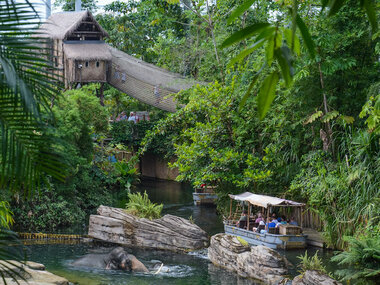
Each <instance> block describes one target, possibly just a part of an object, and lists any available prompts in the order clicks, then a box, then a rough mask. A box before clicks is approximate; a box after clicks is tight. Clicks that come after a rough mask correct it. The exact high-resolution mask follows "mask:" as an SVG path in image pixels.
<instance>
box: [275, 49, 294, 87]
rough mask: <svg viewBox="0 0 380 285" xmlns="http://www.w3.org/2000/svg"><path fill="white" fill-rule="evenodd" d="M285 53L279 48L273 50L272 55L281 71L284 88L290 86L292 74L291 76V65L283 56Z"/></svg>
mask: <svg viewBox="0 0 380 285" xmlns="http://www.w3.org/2000/svg"><path fill="white" fill-rule="evenodd" d="M284 52H285V51H284V50H283V49H282V48H281V49H280V48H278V49H276V50H275V52H274V55H275V57H276V59H277V61H278V63H279V65H280V69H281V74H282V77H283V78H284V80H285V84H286V86H288V87H289V86H290V84H291V83H292V74H291V68H292V66H291V63H290V62H289V61H288V60H287V59H286V57H285V56H284V54H283V53H284Z"/></svg>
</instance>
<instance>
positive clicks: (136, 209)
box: [126, 191, 164, 220]
mask: <svg viewBox="0 0 380 285" xmlns="http://www.w3.org/2000/svg"><path fill="white" fill-rule="evenodd" d="M128 198H129V201H128V203H127V204H126V211H127V213H130V214H132V215H135V216H138V217H140V218H146V219H150V220H152V219H158V218H160V217H161V211H162V208H163V207H164V205H163V204H160V205H157V204H155V203H152V202H151V201H150V200H149V198H148V194H147V193H146V191H145V192H144V194H143V195H141V193H136V194H132V193H130V194H129V195H128Z"/></svg>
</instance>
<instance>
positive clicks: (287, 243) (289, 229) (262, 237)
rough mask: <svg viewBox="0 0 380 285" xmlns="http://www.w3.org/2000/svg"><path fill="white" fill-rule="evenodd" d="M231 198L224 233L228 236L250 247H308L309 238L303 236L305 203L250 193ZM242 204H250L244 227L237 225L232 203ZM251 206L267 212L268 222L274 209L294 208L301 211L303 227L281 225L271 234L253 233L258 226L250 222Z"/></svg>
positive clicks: (270, 231) (270, 232)
mask: <svg viewBox="0 0 380 285" xmlns="http://www.w3.org/2000/svg"><path fill="white" fill-rule="evenodd" d="M229 196H230V198H231V203H230V216H229V217H228V218H226V219H225V220H224V231H225V233H226V234H230V235H234V236H238V237H241V238H242V239H244V240H245V241H247V242H248V243H249V244H250V245H265V246H267V247H270V248H273V249H299V248H305V247H306V238H307V236H306V235H304V234H302V214H301V212H302V207H304V206H305V204H303V203H298V202H294V201H290V200H285V199H280V198H276V197H271V196H266V195H257V194H253V193H250V192H245V193H243V194H239V195H232V194H229ZM233 200H235V201H239V202H240V203H242V202H243V203H248V215H247V222H245V225H244V226H243V227H241V225H240V227H239V226H238V225H237V224H236V220H234V219H233V217H232V201H233ZM251 205H253V206H256V207H260V208H262V209H263V212H266V217H267V221H268V220H269V213H270V211H271V210H272V209H273V208H274V207H282V208H284V207H292V208H293V209H297V210H299V211H300V215H299V216H300V217H301V221H300V224H301V227H299V226H294V225H281V226H279V227H278V228H269V232H265V233H259V232H254V231H252V228H253V227H254V226H257V225H256V224H255V223H254V221H252V220H251V221H250V220H249V217H250V212H251V207H252V206H251Z"/></svg>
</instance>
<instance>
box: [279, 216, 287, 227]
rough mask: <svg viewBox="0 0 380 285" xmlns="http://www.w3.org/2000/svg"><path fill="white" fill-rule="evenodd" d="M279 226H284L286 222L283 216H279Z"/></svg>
mask: <svg viewBox="0 0 380 285" xmlns="http://www.w3.org/2000/svg"><path fill="white" fill-rule="evenodd" d="M280 223H281V225H286V224H287V222H286V217H285V216H281V222H280Z"/></svg>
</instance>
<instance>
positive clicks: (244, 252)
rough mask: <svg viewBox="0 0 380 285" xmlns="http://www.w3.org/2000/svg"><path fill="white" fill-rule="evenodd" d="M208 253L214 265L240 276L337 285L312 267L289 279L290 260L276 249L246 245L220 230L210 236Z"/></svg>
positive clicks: (273, 281) (274, 281) (299, 284)
mask: <svg viewBox="0 0 380 285" xmlns="http://www.w3.org/2000/svg"><path fill="white" fill-rule="evenodd" d="M208 257H209V259H210V261H211V262H212V263H213V264H214V265H216V266H219V267H222V268H225V269H227V270H229V271H233V272H236V273H237V274H238V275H239V276H240V277H244V278H250V279H255V280H259V281H261V282H264V283H265V284H270V285H275V284H286V285H290V284H293V285H341V283H339V282H338V281H336V280H334V279H332V278H330V277H329V276H327V275H325V274H321V273H320V272H318V271H314V270H308V271H306V272H305V273H304V274H302V275H298V276H296V277H295V278H294V279H293V280H290V279H289V278H288V277H289V276H288V267H289V265H290V263H289V261H288V260H287V259H286V258H285V257H284V256H282V255H281V254H279V253H278V252H277V251H275V250H273V249H271V248H269V247H266V246H262V245H259V246H249V245H248V243H246V242H245V241H244V240H243V239H239V238H237V237H236V236H232V235H228V234H224V233H220V234H216V235H214V236H212V237H211V242H210V247H209V248H208Z"/></svg>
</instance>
